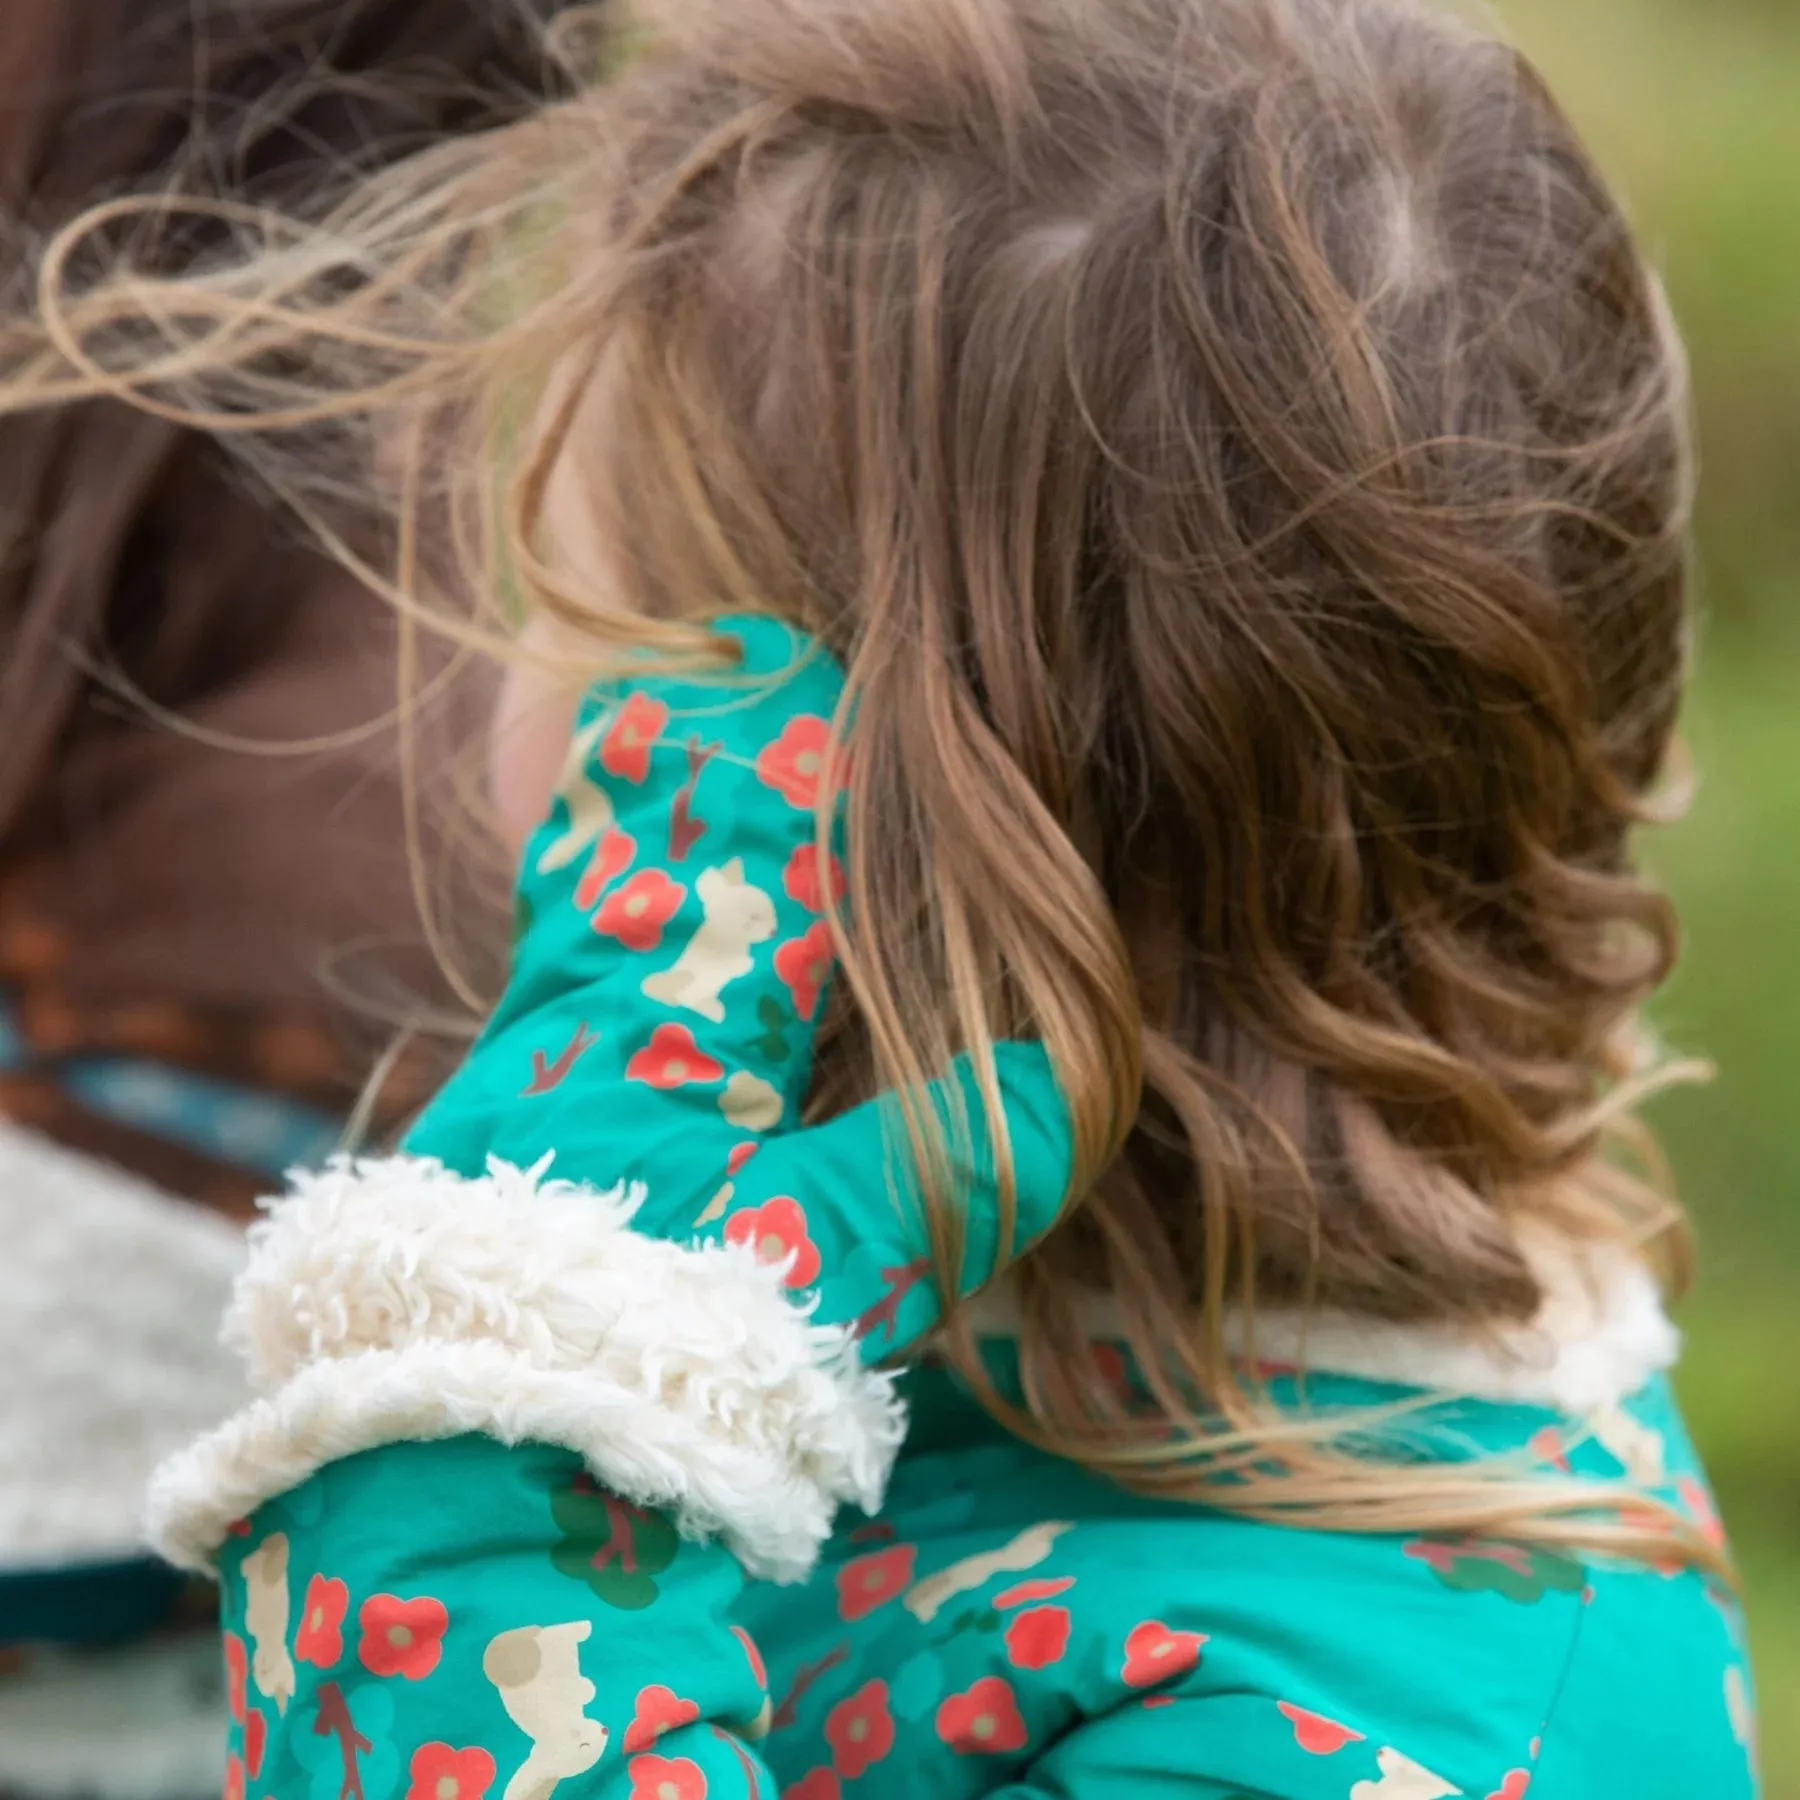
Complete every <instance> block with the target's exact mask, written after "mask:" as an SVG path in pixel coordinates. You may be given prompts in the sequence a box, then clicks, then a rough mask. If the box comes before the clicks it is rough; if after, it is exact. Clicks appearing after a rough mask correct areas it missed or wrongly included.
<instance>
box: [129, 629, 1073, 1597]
mask: <svg viewBox="0 0 1800 1800" xmlns="http://www.w3.org/2000/svg"><path fill="white" fill-rule="evenodd" d="M731 631H732V633H733V634H734V635H735V636H736V637H737V639H738V641H739V643H740V645H741V647H742V649H743V659H742V667H741V669H740V670H739V671H737V673H736V674H735V675H734V676H733V677H732V678H731V679H730V680H729V681H728V682H718V681H698V680H694V681H688V682H685V683H684V682H680V681H675V680H669V679H661V678H659V679H657V680H648V679H646V680H641V681H636V682H631V683H625V684H622V685H619V686H616V687H614V688H612V689H610V690H607V691H604V692H597V693H596V694H595V695H593V696H592V697H591V698H590V701H589V703H588V705H587V706H586V708H585V709H584V711H583V714H582V717H581V720H580V723H579V727H578V729H577V732H576V735H575V739H574V742H573V744H572V745H571V749H570V754H569V759H568V763H567V766H566V769H565V773H564V780H563V783H562V788H561V793H560V796H559V798H558V800H557V803H556V806H555V808H554V811H553V813H552V815H551V817H550V818H549V820H547V821H546V823H545V825H544V827H543V828H542V829H541V830H540V832H539V833H538V834H537V837H536V838H535V840H534V841H533V842H532V844H531V845H530V846H528V849H527V853H526V858H525V865H524V873H523V875H522V878H521V883H520V890H519V905H520V920H521V932H520V938H519V943H518V948H517V952H516V957H515V964H514V970H513V976H512V980H511V982H510V984H509V987H508V991H507V993H506V995H505V997H504V998H503V1000H502V1003H501V1005H500V1006H499V1008H498V1009H497V1011H496V1013H495V1015H494V1017H493V1019H492V1020H491V1021H490V1023H489V1025H488V1027H487V1029H486V1031H485V1032H484V1033H483V1035H482V1037H481V1039H480V1040H479V1041H478V1043H477V1044H476V1046H475V1048H474V1049H473V1051H472V1052H471V1054H470V1056H469V1058H468V1060H467V1062H466V1064H465V1065H464V1067H463V1069H462V1070H461V1071H460V1072H459V1073H458V1075H457V1076H455V1077H454V1078H453V1079H452V1081H451V1082H450V1083H449V1084H448V1086H447V1087H446V1088H445V1090H444V1091H443V1093H442V1094H441V1095H440V1096H439V1098H438V1099H437V1100H436V1101H435V1102H434V1103H433V1105H432V1106H431V1107H430V1108H429V1109H428V1111H427V1113H426V1114H425V1115H424V1117H423V1118H422V1119H421V1120H420V1121H419V1123H418V1125H417V1126H416V1128H415V1129H414V1131H413V1132H412V1134H411V1135H410V1137H409V1139H408V1141H407V1143H406V1144H405V1145H404V1146H403V1150H402V1152H401V1154H399V1155H396V1156H393V1157H388V1158H370V1159H363V1160H357V1161H344V1162H340V1163H338V1164H336V1165H334V1166H333V1167H331V1168H329V1169H327V1170H325V1171H323V1172H319V1173H315V1174H312V1175H307V1176H302V1177H299V1178H297V1179H296V1182H295V1184H294V1187H293V1189H292V1191H291V1193H290V1194H289V1195H288V1196H287V1197H285V1198H284V1199H283V1200H281V1201H279V1202H278V1203H276V1204H275V1205H274V1206H273V1207H272V1208H271V1209H270V1214H269V1217H268V1218H267V1219H266V1220H265V1221H264V1222H263V1223H262V1224H260V1225H259V1226H258V1227H257V1228H255V1230H254V1232H253V1236H252V1251H251V1261H250V1266H249V1268H248V1270H247V1272H246V1274H245V1275H244V1277H243V1278H242V1280H241V1281H240V1283H239V1285H238V1288H237V1291H236V1295H235V1298H234V1300H233V1304H232V1307H231V1311H230V1314H229V1317H228V1321H227V1337H228V1341H229V1342H230V1343H231V1344H232V1345H233V1346H234V1347H235V1348H236V1349H237V1350H238V1352H239V1353H240V1355H241V1356H242V1357H243V1359H244V1361H245V1364H246V1366H247V1368H248V1370H249V1373H250V1377H251V1380H252V1383H253V1386H254V1387H255V1388H256V1389H257V1390H258V1394H259V1397H258V1398H257V1399H256V1400H255V1401H254V1402H253V1403H252V1404H251V1405H250V1406H248V1407H247V1408H245V1409H244V1410H243V1411H242V1412H240V1413H239V1414H238V1415H236V1416H235V1417H234V1418H233V1419H231V1420H230V1421H228V1422H227V1424H226V1425H225V1426H223V1427H221V1428H220V1429H219V1430H218V1431H216V1432H214V1433H213V1434H211V1435H210V1436H209V1437H208V1438H207V1439H204V1440H202V1442H201V1443H200V1444H198V1445H196V1446H194V1447H193V1448H192V1449H191V1450H189V1451H188V1452H186V1453H184V1454H183V1455H182V1456H181V1457H178V1458H176V1459H174V1461H172V1462H171V1463H170V1464H168V1465H166V1466H165V1468H164V1469H163V1470H162V1471H161V1473H160V1474H159V1476H158V1478H157V1481H156V1482H155V1483H154V1484H153V1487H152V1496H151V1510H152V1528H153V1532H154V1534H155V1536H156V1537H157V1539H158V1540H159V1541H160V1543H161V1544H162V1546H163V1547H164V1549H165V1551H166V1552H167V1553H168V1554H169V1555H171V1556H172V1557H173V1558H174V1559H175V1560H177V1561H180V1562H184V1563H189V1564H205V1563H209V1562H211V1561H213V1560H214V1559H215V1558H216V1554H217V1551H218V1549H219V1546H220V1545H221V1543H222V1542H223V1541H224V1539H225V1537H226V1535H227V1534H228V1532H229V1530H230V1529H231V1527H232V1525H233V1523H234V1522H235V1521H237V1520H239V1519H241V1518H243V1517H245V1516H248V1515H249V1514H251V1513H252V1512H253V1511H254V1510H255V1509H256V1508H257V1507H258V1506H260V1505H261V1504H262V1503H263V1502H265V1501H267V1500H269V1499H271V1498H272V1497H274V1496H276V1495H279V1494H281V1493H284V1492H287V1491H289V1490H291V1489H294V1488H296V1487H298V1486H300V1485H301V1484H303V1483H305V1482H306V1481H308V1480H309V1479H310V1478H311V1477H312V1476H313V1475H314V1474H315V1473H316V1472H317V1471H318V1470H320V1469H321V1468H324V1467H325V1466H327V1465H328V1464H330V1463H332V1462H334V1461H340V1460H342V1459H344V1458H347V1457H351V1456H354V1455H356V1454H358V1453H360V1452H363V1451H367V1450H372V1449H376V1448H378V1447H380V1446H383V1445H391V1444H394V1443H397V1442H401V1441H408V1440H410V1441H419V1440H425V1441H430V1440H433V1439H449V1438H453V1437H457V1436H461V1435H466V1434H475V1435H477V1436H482V1437H486V1438H489V1439H492V1440H496V1441H498V1442H500V1443H501V1444H547V1445H552V1446H557V1447H560V1448H563V1449H566V1450H568V1451H570V1452H572V1453H574V1454H575V1455H576V1456H578V1457H579V1458H580V1459H581V1461H582V1464H583V1466H584V1467H585V1468H586V1469H587V1470H588V1471H589V1472H590V1473H591V1475H592V1477H593V1478H594V1480H595V1481H596V1482H597V1483H599V1484H600V1486H601V1487H602V1488H604V1489H605V1490H606V1491H608V1492H610V1493H612V1494H614V1495H616V1496H618V1497H621V1498H622V1499H624V1500H626V1501H628V1502H630V1503H632V1504H634V1505H638V1506H643V1507H649V1508H655V1509H659V1510H660V1511H662V1512H664V1513H666V1514H667V1515H668V1516H669V1517H670V1518H671V1520H672V1521H673V1523H674V1525H675V1528H676V1529H677V1530H678V1531H679V1532H680V1533H681V1535H683V1536H684V1537H687V1538H692V1539H710V1538H718V1539H722V1540H723V1542H724V1544H725V1545H726V1546H727V1547H728V1548H729V1549H730V1550H731V1551H732V1552H734V1553H735V1555H736V1557H737V1558H738V1560H739V1561H741V1563H742V1564H743V1566H744V1568H745V1569H746V1570H747V1571H748V1572H749V1573H751V1574H753V1575H758V1576H768V1577H773V1578H777V1579H784V1578H785V1579H794V1578H798V1577H800V1576H802V1575H804V1574H805V1573H806V1571H807V1570H808V1568H809V1567H810V1565H811V1563H812V1562H813V1560H814V1558H815V1556H816V1553H817V1548H818V1545H819V1544H820V1543H821V1542H822V1540H823V1539H824V1537H825V1536H826V1534H827V1533H828V1531H829V1529H830V1524H831V1519H832V1516H833V1514H834V1513H835V1511H836V1509H837V1507H838V1506H839V1505H840V1504H842V1503H843V1502H845V1501H856V1502H859V1503H861V1504H862V1505H864V1506H873V1505H874V1504H876V1503H877V1501H878V1499H879V1495H880V1492H881V1488H882V1485H883V1482H884V1480H885V1476H886V1471H887V1468H888V1466H889V1464H890V1462H891V1460H892V1457H893V1454H894V1452H895V1450H896V1449H897V1447H898V1443H899V1440H900V1437H901V1435H902V1432H903V1429H904V1420H903V1416H902V1413H901V1410H900V1406H899V1403H898V1401H897V1399H896V1397H895V1395H894V1392H893V1389H892V1385H891V1382H890V1380H889V1378H888V1377H887V1375H886V1374H884V1373H883V1372H882V1370H881V1369H880V1368H879V1367H877V1366H875V1365H877V1364H878V1363H880V1362H882V1361H884V1360H887V1359H890V1358H892V1357H893V1356H895V1355H896V1354H898V1353H900V1352H903V1351H904V1350H905V1349H906V1348H907V1347H908V1346H909V1345H911V1344H915V1343H916V1342H917V1341H918V1339H919V1338H920V1337H921V1336H922V1335H923V1334H924V1333H926V1332H927V1331H929V1330H930V1329H931V1328H932V1326H933V1325H934V1324H935V1322H936V1320H937V1317H938V1311H939V1306H940V1300H941V1296H940V1287H941V1286H946V1285H947V1286H948V1287H949V1288H950V1289H951V1291H953V1292H954V1291H957V1290H959V1289H960V1290H961V1291H964V1292H968V1291H972V1290H973V1289H974V1288H976V1287H978V1286H980V1285H982V1284H983V1283H984V1282H985V1281H986V1280H988V1279H989V1278H991V1277H992V1276H993V1275H994V1274H995V1273H997V1271H998V1269H999V1267H1000V1265H1001V1264H1002V1262H1003V1260H1004V1259H1005V1257H1006V1256H1007V1255H1009V1254H1012V1253H1015V1252H1016V1250H1017V1249H1018V1248H1019V1247H1022V1246H1023V1245H1025V1244H1026V1243H1029V1242H1030V1241H1031V1240H1032V1239H1033V1238H1034V1237H1035V1236H1037V1235H1038V1234H1039V1233H1041V1232H1042V1231H1043V1230H1045V1229H1047V1228H1048V1227H1049V1225H1050V1224H1051V1223H1053V1222H1054V1220H1055V1218H1056V1217H1057V1216H1058V1214H1059V1212H1060V1210H1061V1206H1062V1203H1063V1199H1064V1196H1065V1193H1066V1190H1067V1187H1068V1183H1069V1169H1070V1132H1069V1124H1068V1114H1067V1109H1066V1106H1065V1104H1064V1102H1063V1100H1062V1096H1061V1093H1060V1090H1059V1089H1058V1087H1057V1084H1056V1082H1055V1079H1054V1076H1053V1074H1052V1072H1051V1070H1050V1067H1049V1063H1048V1059H1047V1058H1046V1056H1045V1054H1044V1052H1043V1050H1042V1049H1041V1048H1040V1047H1038V1046H1035V1045H1024V1044H1017V1045H1002V1046H1000V1047H999V1050H998V1053H997V1057H996V1062H995V1065H994V1070H993V1073H994V1076H995V1078H996V1079H997V1081H998V1083H999V1087H1000V1092H1001V1096H1002V1100H1003V1110H1004V1122H1005V1128H1006V1131H1007V1135H1008V1137H1009V1139H1010V1140H1011V1149H1012V1155H1013V1161H1014V1165H1015V1169H1016V1173H1017V1178H1018V1179H1017V1195H1016V1202H1017V1204H1016V1210H1015V1211H1014V1214H1013V1216H1012V1217H1011V1218H1010V1219H1007V1220H1005V1221H1003V1220H1002V1216H1001V1215H1002V1207H1001V1205H1000V1202H999V1193H998V1182H997V1180H996V1176H995V1165H996V1161H997V1159H996V1157H995V1154H994V1149H993V1146H992V1144H991V1143H990V1142H989V1140H988V1134H987V1125H986V1121H985V1117H984V1112H983V1108H982V1107H981V1105H980V1104H979V1094H978V1082H977V1077H976V1074H975V1072H974V1070H973V1068H972V1067H970V1066H969V1065H967V1064H963V1065H958V1066H956V1067H953V1068H952V1069H951V1070H950V1071H949V1072H947V1073H946V1075H945V1076H944V1077H943V1079H942V1080H941V1081H939V1082H938V1083H936V1084H935V1085H934V1086H933V1087H931V1088H930V1089H929V1090H928V1092H927V1093H926V1094H925V1095H924V1096H923V1097H922V1100H923V1104H924V1106H925V1107H926V1108H927V1109H928V1110H929V1111H930V1112H932V1113H935V1115H936V1116H937V1117H938V1118H939V1119H940V1120H941V1121H942V1122H943V1124H944V1125H945V1127H946V1137H947V1141H948V1143H949V1146H950V1158H951V1173H952V1178H953V1179H952V1185H953V1187H954V1189H955V1190H956V1194H955V1197H956V1199H957V1200H958V1201H959V1202H960V1206H961V1211H962V1214H963V1218H964V1223H965V1250H964V1254H963V1256H962V1259H961V1266H960V1269H959V1270H958V1271H957V1272H956V1275H955V1276H954V1278H953V1279H952V1280H951V1281H950V1282H949V1283H947V1284H945V1283H942V1282H941V1279H940V1277H939V1276H938V1274H937V1272H936V1271H935V1269H934V1267H933V1264H932V1260H931V1249H930V1237H929V1235H928V1233H927V1231H926V1227H925V1220H924V1218H923V1214H922V1209H921V1207H920V1206H919V1204H918V1194H917V1183H916V1182H915V1180H914V1178H913V1174H912V1164H911V1158H910V1155H909V1154H907V1152H906V1149H905V1145H906V1141H907V1140H906V1137H905V1134H904V1132H903V1130H902V1129H901V1128H900V1125H899V1111H898V1108H897V1107H896V1106H895V1104H894V1103H893V1102H892V1100H891V1099H888V1100H880V1101H876V1102H872V1103H870V1104H869V1105H867V1106H865V1107H863V1108H860V1109H858V1110H856V1111H854V1112H851V1113H849V1114H846V1115H844V1116H843V1117H841V1118H838V1119H835V1120H832V1121H829V1122H827V1123H825V1124H822V1125H817V1126H814V1127H810V1128H807V1129H801V1128H800V1127H799V1118H800V1107H801V1104H802V1101H803V1098H804V1095H805V1091H806V1086H807V1082H808V1079H809V1075H810V1060H811V1054H810V1053H811V1039H812V1034H813V1031H814V1028H815V1025H816V1023H817V1020H818V1018H819V1016H820V1012H821V1008H822V1004H823V990H824V987H825V985H826V983H827V982H828V980H829V978H830V974H831V964H832V955H831V935H830V931H829V928H828V926H827V923H826V919H825V913H826V909H827V907H828V905H829V904H830V899H829V896H830V895H831V894H832V892H833V884H834V883H835V882H836V881H837V879H838V873H837V864H836V859H835V857H833V856H831V855H829V854H825V855H821V854H820V853H819V849H818V845H817V843H816V838H817V808H818V797H819V788H820V784H821V780H822V779H823V777H824V772H825V771H826V770H827V768H828V767H829V765H830V760H831V759H832V758H833V757H835V756H837V755H838V754H840V752H839V751H838V750H837V749H836V748H835V746H834V744H833V741H832V721H833V719H834V716H835V715H836V712H837V710H838V702H839V699H840V697H841V691H842V683H841V678H840V676H839V675H838V672H837V671H836V669H835V668H834V667H833V666H832V665H831V664H830V662H829V660H828V659H827V658H825V657H824V656H823V655H822V654H821V653H820V652H819V651H818V650H817V647H816V646H813V645H810V644H809V643H808V642H807V641H806V640H804V639H800V638H797V637H796V636H795V635H794V634H792V633H790V632H789V631H787V630H786V628H785V627H782V626H779V625H776V624H774V623H773V622H772V621H766V620H764V621H741V622H738V623H736V624H734V625H733V626H732V627H731Z"/></svg>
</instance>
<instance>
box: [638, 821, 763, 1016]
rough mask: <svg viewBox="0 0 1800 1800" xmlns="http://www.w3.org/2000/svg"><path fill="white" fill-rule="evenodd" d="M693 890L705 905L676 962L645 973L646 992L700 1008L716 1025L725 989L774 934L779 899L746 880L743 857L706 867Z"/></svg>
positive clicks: (663, 1002) (744, 972)
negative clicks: (753, 953)
mask: <svg viewBox="0 0 1800 1800" xmlns="http://www.w3.org/2000/svg"><path fill="white" fill-rule="evenodd" d="M694 892H695V893H696V894H698V895H699V896H700V904H701V905H702V906H703V907H704V908H705V910H706V916H705V918H704V919H703V920H702V921H701V923H700V926H699V928H698V929H697V930H696V931H695V933H694V935H693V936H692V937H691V938H689V939H688V941H687V946H686V948H685V949H683V951H682V952H681V955H680V956H679V957H678V958H677V959H676V961H675V962H674V964H673V965H672V966H671V967H669V968H667V969H663V970H660V971H659V972H658V973H657V974H654V975H648V976H646V977H645V978H644V992H645V994H647V995H648V996H649V997H650V998H651V999H652V1000H655V1001H657V1002H658V1003H659V1004H660V1005H663V1006H674V1007H679V1008H681V1009H682V1010H683V1011H685V1012H691V1013H698V1014H699V1015H700V1017H701V1018H703V1019H710V1020H711V1021H712V1023H713V1024H715V1025H722V1024H724V1022H725V1006H724V1002H723V1001H722V1000H721V999H720V998H719V996H720V994H721V993H723V992H724V990H725V989H726V988H727V987H729V986H730V985H731V983H732V982H734V981H737V980H739V979H740V978H741V977H743V976H745V975H748V974H749V973H750V970H751V968H752V967H753V966H754V964H753V959H752V957H751V955H750V952H751V950H752V949H753V948H754V947H755V946H756V945H757V944H766V943H767V942H768V941H769V939H770V938H772V937H773V936H774V935H775V902H774V901H773V900H771V899H770V898H769V896H768V895H767V894H765V893H764V892H763V890H762V889H761V888H759V887H757V886H756V885H755V884H754V883H752V882H750V881H748V880H746V879H745V876H744V864H743V861H742V859H741V858H739V857H735V856H734V857H733V858H732V859H731V861H730V862H728V863H725V864H724V865H722V866H721V867H719V868H716V869H703V870H702V871H701V872H700V874H699V876H698V877H697V878H696V879H695V882H694Z"/></svg>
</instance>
